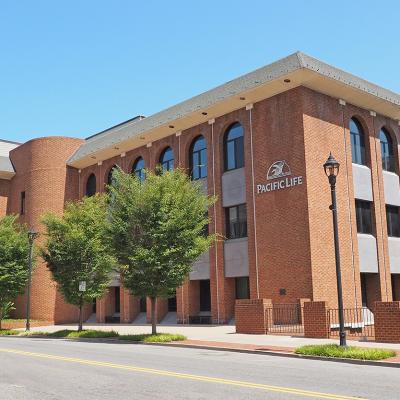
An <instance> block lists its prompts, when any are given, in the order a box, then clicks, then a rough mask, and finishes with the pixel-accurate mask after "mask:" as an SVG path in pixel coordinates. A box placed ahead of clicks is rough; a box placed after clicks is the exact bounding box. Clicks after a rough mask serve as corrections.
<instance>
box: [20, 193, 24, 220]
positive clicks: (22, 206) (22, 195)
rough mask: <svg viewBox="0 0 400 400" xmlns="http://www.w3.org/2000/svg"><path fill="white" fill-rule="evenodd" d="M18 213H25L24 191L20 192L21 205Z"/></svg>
mask: <svg viewBox="0 0 400 400" xmlns="http://www.w3.org/2000/svg"><path fill="white" fill-rule="evenodd" d="M19 213H20V214H21V215H24V214H25V192H21V206H20V211H19Z"/></svg>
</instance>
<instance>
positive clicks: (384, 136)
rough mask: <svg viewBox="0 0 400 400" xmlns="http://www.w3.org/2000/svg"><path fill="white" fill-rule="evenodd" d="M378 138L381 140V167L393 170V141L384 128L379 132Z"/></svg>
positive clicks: (385, 169) (394, 169)
mask: <svg viewBox="0 0 400 400" xmlns="http://www.w3.org/2000/svg"><path fill="white" fill-rule="evenodd" d="M379 140H380V141H381V155H382V168H383V170H384V171H390V172H395V171H396V168H395V162H394V152H393V141H392V138H391V136H390V134H389V132H388V131H387V130H386V129H385V128H382V129H381V131H380V132H379Z"/></svg>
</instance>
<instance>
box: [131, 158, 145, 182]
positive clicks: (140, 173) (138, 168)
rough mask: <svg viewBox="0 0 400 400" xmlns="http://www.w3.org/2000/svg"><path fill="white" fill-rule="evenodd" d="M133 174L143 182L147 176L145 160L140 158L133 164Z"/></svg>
mask: <svg viewBox="0 0 400 400" xmlns="http://www.w3.org/2000/svg"><path fill="white" fill-rule="evenodd" d="M132 174H134V175H135V176H136V177H137V178H138V179H139V180H140V182H143V181H144V179H145V174H144V160H143V158H142V157H139V158H138V159H137V160H136V161H135V163H134V164H133V167H132Z"/></svg>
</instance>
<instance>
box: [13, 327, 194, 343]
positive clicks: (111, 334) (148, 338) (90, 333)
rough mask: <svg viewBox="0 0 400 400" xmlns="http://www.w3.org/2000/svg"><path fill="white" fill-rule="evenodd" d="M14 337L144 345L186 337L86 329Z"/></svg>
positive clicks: (30, 333)
mask: <svg viewBox="0 0 400 400" xmlns="http://www.w3.org/2000/svg"><path fill="white" fill-rule="evenodd" d="M14 332H15V334H16V335H18V334H20V335H21V336H44V337H49V338H52V337H53V338H87V339H103V338H116V339H120V340H127V341H132V342H144V343H167V342H174V341H180V340H186V336H183V335H180V334H172V333H158V334H156V335H152V334H149V333H143V334H137V335H119V334H118V332H115V331H98V330H92V329H87V330H83V331H81V332H78V331H74V330H69V329H64V330H61V331H56V332H40V331H36V332H35V331H32V332H18V331H14Z"/></svg>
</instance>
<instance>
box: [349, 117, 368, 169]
mask: <svg viewBox="0 0 400 400" xmlns="http://www.w3.org/2000/svg"><path fill="white" fill-rule="evenodd" d="M350 141H351V158H352V161H353V163H354V164H361V165H366V157H365V135H364V131H363V129H362V127H361V124H360V123H359V122H358V121H357V120H356V119H354V118H352V119H351V120H350Z"/></svg>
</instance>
